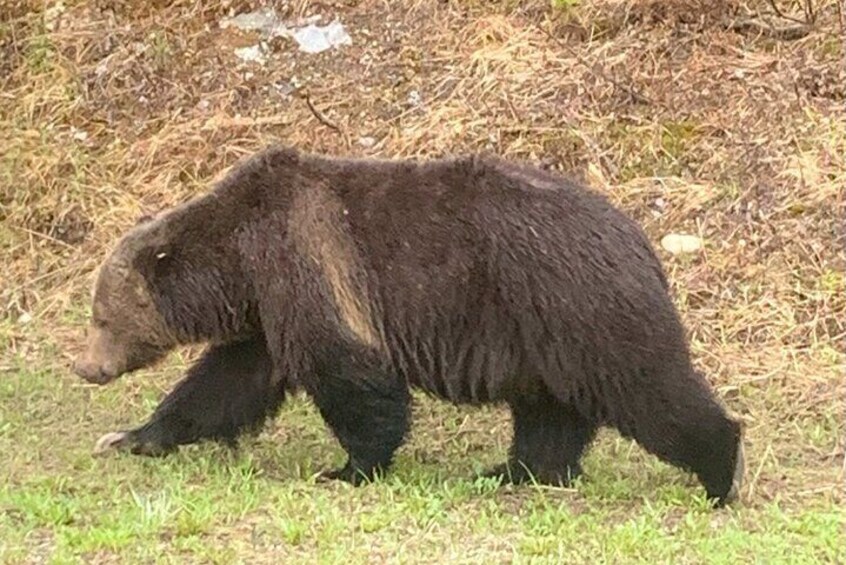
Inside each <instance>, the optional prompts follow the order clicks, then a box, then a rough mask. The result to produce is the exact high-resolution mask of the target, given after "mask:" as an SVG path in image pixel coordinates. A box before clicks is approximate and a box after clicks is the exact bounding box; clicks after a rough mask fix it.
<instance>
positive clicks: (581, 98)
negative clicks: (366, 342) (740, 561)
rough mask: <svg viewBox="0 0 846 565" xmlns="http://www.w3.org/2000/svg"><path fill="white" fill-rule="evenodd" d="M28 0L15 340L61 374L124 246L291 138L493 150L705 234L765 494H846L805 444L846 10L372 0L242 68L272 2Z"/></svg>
mask: <svg viewBox="0 0 846 565" xmlns="http://www.w3.org/2000/svg"><path fill="white" fill-rule="evenodd" d="M30 4H31V7H32V9H33V11H29V9H28V7H27V5H26V3H21V4H19V5H10V6H9V8H8V9H5V10H4V9H3V8H2V7H0V13H2V14H5V17H6V18H7V19H6V20H5V21H4V22H3V23H2V24H0V88H1V89H2V90H0V222H2V223H0V248H2V253H3V257H4V273H3V275H2V281H3V282H2V283H0V309H2V316H3V318H4V320H5V322H4V323H3V324H2V325H0V327H2V335H3V341H4V344H3V350H2V352H0V354H1V355H2V356H3V357H5V358H11V356H13V355H23V356H25V357H26V358H30V359H32V360H33V361H34V362H35V361H37V362H38V363H48V364H55V365H56V366H63V365H64V363H65V362H66V358H67V352H69V351H71V350H73V348H74V347H75V346H76V345H77V344H78V340H79V338H80V336H81V330H82V328H81V326H80V324H79V321H80V319H79V313H80V312H81V311H82V310H83V308H84V307H85V306H86V305H85V300H86V296H87V292H88V290H87V289H88V284H89V282H90V280H89V279H90V277H89V274H90V272H91V271H92V269H93V268H94V267H95V266H96V264H97V263H98V261H100V259H101V258H102V257H103V254H104V253H105V251H106V249H107V248H108V247H109V245H110V244H111V243H112V242H113V240H114V239H115V238H116V237H117V236H118V235H119V234H120V233H121V232H122V231H123V230H124V229H126V228H127V227H128V226H130V225H131V224H132V223H133V221H134V219H135V218H136V217H137V216H139V215H141V214H142V213H144V212H146V211H149V210H154V209H159V208H162V207H166V206H169V205H172V204H174V203H176V202H179V201H182V200H184V199H186V198H189V197H190V196H192V195H195V194H198V193H200V192H202V191H203V190H205V189H206V187H207V186H208V183H209V182H210V181H211V180H212V179H214V178H216V177H218V176H219V175H220V174H222V173H223V172H224V170H225V169H226V168H227V167H229V166H231V165H232V164H234V163H235V162H236V161H237V160H238V159H239V158H241V157H243V156H245V155H247V154H249V153H250V152H252V151H254V150H256V149H258V148H260V147H262V146H263V145H265V144H266V143H268V142H272V141H283V142H285V143H290V144H294V145H296V146H299V147H301V148H303V149H307V150H314V151H326V152H333V153H344V154H360V155H365V154H379V155H383V156H392V157H403V156H410V155H416V156H432V155H439V154H447V153H454V152H459V151H475V150H490V151H495V152H497V153H500V154H502V155H505V156H509V157H514V158H525V159H533V160H539V161H541V162H542V163H544V164H545V166H549V167H556V168H560V169H563V170H567V171H569V172H571V173H573V174H576V175H581V176H584V177H586V178H587V179H588V180H589V181H590V182H591V184H593V185H594V186H595V187H596V188H598V189H600V190H602V191H605V192H606V193H608V194H609V195H610V196H611V197H612V198H613V199H614V200H615V201H617V202H618V203H620V204H621V205H622V206H623V207H624V208H625V209H626V210H628V211H629V212H630V213H632V214H633V215H634V216H635V217H637V218H638V219H639V220H641V221H642V222H643V223H644V225H645V226H646V229H647V230H648V232H649V233H650V235H651V236H652V237H653V241H655V242H656V244H657V242H658V240H659V239H660V237H661V236H662V235H664V234H665V233H669V232H674V231H684V232H688V233H696V234H699V235H700V236H702V237H703V238H704V240H705V242H706V247H705V250H704V251H703V252H702V253H701V254H699V255H697V256H694V257H692V258H673V257H671V256H669V255H665V256H664V259H665V261H666V266H667V270H668V271H669V273H670V276H671V279H672V283H673V288H674V292H675V293H676V297H677V299H678V304H679V306H680V308H681V309H682V312H683V315H684V317H685V321H686V323H687V325H688V327H689V328H690V332H691V336H692V340H693V347H694V351H695V353H696V355H697V359H698V362H699V363H701V365H702V366H703V367H704V368H705V369H706V370H707V372H708V375H709V377H710V378H711V379H712V382H714V383H715V384H716V385H717V386H718V387H719V388H720V390H721V393H722V394H723V396H724V397H725V398H727V402H729V404H730V405H731V407H732V409H733V410H734V411H736V412H738V413H740V414H741V415H742V416H743V417H744V419H745V420H746V422H747V426H748V435H749V442H750V459H751V461H752V471H753V479H752V484H751V487H750V492H749V497H750V500H752V501H754V500H759V501H760V500H767V499H769V498H771V497H772V496H773V495H774V493H775V492H777V491H780V490H783V489H784V488H785V485H786V486H787V490H789V491H790V492H792V496H794V497H795V499H796V500H801V499H802V497H803V496H808V493H813V492H818V490H819V489H822V490H826V491H832V492H833V493H834V494H833V495H834V496H838V497H840V496H842V492H841V491H840V489H839V488H837V486H836V485H837V481H838V480H840V479H842V471H841V462H842V460H843V434H842V429H841V433H840V434H839V439H838V444H837V447H836V449H834V450H833V451H832V450H831V449H829V450H827V451H824V450H820V449H819V448H818V447H816V446H815V445H814V444H813V442H811V441H810V440H809V439H808V438H807V437H805V435H803V434H804V432H803V429H805V428H804V427H803V426H804V424H805V423H807V422H809V421H810V422H813V421H816V420H819V419H822V418H829V417H836V418H837V419H838V421H839V422H842V421H843V416H844V414H843V409H842V400H843V398H844V394H845V393H846V387H844V381H843V378H842V377H843V370H844V357H843V353H844V352H843V339H844V336H846V333H845V332H846V285H844V277H843V273H844V267H845V266H844V256H843V248H842V246H843V243H844V239H843V232H842V228H843V221H844V214H843V213H844V202H843V186H844V182H846V165H844V155H846V122H844V111H843V110H844V106H843V105H844V84H846V73H845V72H844V66H843V52H842V46H841V44H840V43H839V41H838V34H842V30H841V28H840V27H839V24H838V13H837V10H836V6H835V5H833V4H830V3H828V4H822V3H821V5H820V6H818V9H817V22H816V24H815V26H814V27H813V28H811V29H809V30H804V31H803V32H802V33H803V37H801V38H799V39H796V40H794V41H783V40H781V39H779V38H777V37H773V36H772V34H771V33H767V32H766V30H763V31H762V28H761V27H760V26H759V27H755V26H752V27H750V26H745V27H744V26H738V25H733V24H734V23H736V22H738V21H741V20H743V21H746V20H748V19H749V18H751V17H752V16H751V15H754V14H760V13H763V12H764V11H766V10H767V4H766V3H764V2H756V3H754V4H752V3H742V2H739V1H737V2H735V1H733V0H725V1H722V2H717V3H710V2H705V1H704V0H702V1H701V2H697V1H693V0H686V1H682V2H674V1H664V2H643V1H637V0H621V1H617V0H608V1H599V0H597V1H588V0H585V1H583V2H581V4H580V5H579V6H578V7H576V8H573V9H568V10H550V9H549V8H548V4H547V3H546V2H541V1H539V0H538V1H527V2H498V3H493V5H491V4H489V3H486V2H472V1H471V2H452V3H446V4H443V3H436V2H423V1H417V2H396V3H393V2H392V3H387V2H348V3H346V4H347V7H344V8H342V9H340V8H339V12H338V13H339V14H340V15H341V17H342V18H343V22H344V24H345V25H346V26H347V27H348V29H350V31H351V33H352V35H353V38H354V45H353V46H350V47H346V48H344V49H343V50H341V51H339V52H333V53H326V54H321V55H317V56H308V55H304V54H301V53H298V52H296V50H295V49H294V48H293V47H292V46H291V44H289V43H286V41H284V40H275V41H274V42H272V44H271V48H272V49H273V55H272V56H271V58H270V59H269V61H268V63H267V65H266V66H264V67H256V66H245V67H242V66H240V65H239V63H238V62H237V60H236V59H235V57H234V56H233V54H232V47H233V46H235V45H245V44H251V43H253V42H254V41H255V38H250V37H244V36H243V35H242V34H239V32H237V31H235V30H232V29H225V30H223V29H220V28H219V27H218V26H217V22H218V21H219V20H220V19H221V17H222V16H223V15H224V13H223V12H224V8H223V7H221V6H224V5H230V6H231V7H232V8H233V9H235V10H236V11H241V9H247V8H248V7H249V3H248V2H241V1H238V2H229V3H213V2H210V3H206V4H205V5H204V6H197V5H195V3H193V2H188V1H187V0H184V1H183V0H176V1H173V2H156V3H150V6H149V7H143V8H142V7H138V6H141V5H142V3H137V5H133V4H132V3H123V2H111V3H108V2H107V3H104V6H109V7H107V8H101V9H98V8H93V7H91V5H93V4H94V3H86V2H65V6H66V9H65V10H64V11H63V12H62V13H60V14H59V15H58V16H57V17H54V16H53V15H52V14H51V13H50V12H49V11H45V9H44V6H42V4H41V3H40V2H31V3H30ZM293 4H294V5H293V7H291V8H290V9H289V11H288V14H286V15H289V16H293V15H302V14H306V13H313V12H321V11H325V10H324V8H321V7H320V6H319V5H318V4H317V3H310V2H296V3H293ZM312 4H313V5H312ZM750 14H751V15H750ZM0 17H4V16H0ZM756 21H757V20H756ZM841 37H842V36H841ZM294 78H295V79H296V83H297V85H299V89H298V90H294V91H293V92H288V91H287V86H286V85H287V84H288V83H289V82H290V81H291V80H292V79H294ZM303 92H307V93H308V96H309V97H310V100H311V101H312V102H313V104H314V106H315V107H316V108H317V109H318V110H319V111H320V112H321V113H322V114H323V115H324V116H325V118H326V120H329V121H331V123H333V124H336V125H337V127H338V130H339V131H335V130H333V129H332V128H329V127H326V126H325V125H322V124H321V123H320V122H319V121H318V120H317V119H316V117H315V116H314V115H313V113H312V112H311V111H310V110H309V108H308V106H307V105H306V104H305V102H304V100H303V98H302V96H301V94H302V93H303ZM414 93H417V94H414ZM415 96H419V99H420V100H421V101H422V102H421V104H419V105H417V104H414V103H412V101H410V97H411V98H414V97H415ZM362 137H372V138H374V139H375V144H374V145H373V146H371V147H365V146H364V145H363V144H361V143H360V141H359V140H360V138H362ZM28 320H30V321H28ZM52 345H55V346H56V347H57V348H58V351H60V352H61V353H60V354H59V355H54V354H52V353H51V354H49V355H48V354H47V353H45V352H46V351H53V350H52V349H50V347H51V346H52ZM0 364H4V365H5V362H4V361H3V359H0ZM792 457H806V458H807V460H808V462H809V465H808V469H807V470H806V472H803V473H802V474H801V476H797V477H790V476H788V477H778V476H760V475H759V474H755V473H754V471H755V470H756V468H759V469H760V467H756V466H760V465H763V464H764V462H765V461H766V460H767V459H769V458H772V459H773V460H774V461H776V462H777V461H779V460H780V458H792ZM803 493H805V494H803ZM782 494H783V493H782Z"/></svg>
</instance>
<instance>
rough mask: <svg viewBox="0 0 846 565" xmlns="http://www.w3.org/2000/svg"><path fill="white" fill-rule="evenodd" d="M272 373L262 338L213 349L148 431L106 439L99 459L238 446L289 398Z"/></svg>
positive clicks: (159, 409)
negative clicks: (208, 443) (205, 444)
mask: <svg viewBox="0 0 846 565" xmlns="http://www.w3.org/2000/svg"><path fill="white" fill-rule="evenodd" d="M272 367H273V365H272V362H271V359H270V355H269V353H268V352H267V348H266V346H265V342H264V338H263V337H261V336H259V337H256V338H254V339H250V340H247V341H240V342H234V343H228V344H224V345H216V346H211V347H209V348H208V349H207V350H206V351H205V353H204V354H203V355H202V356H201V357H200V359H199V360H198V361H197V362H196V363H195V364H194V365H193V366H192V367H191V368H190V369H189V370H188V373H187V375H186V377H185V378H184V379H183V380H182V381H180V382H179V383H178V384H177V385H176V387H175V388H174V389H173V391H171V393H170V394H168V395H167V396H166V397H165V399H164V400H163V401H162V403H161V404H159V406H158V407H157V408H156V411H155V412H154V413H153V415H152V416H151V418H150V419H149V420H148V421H147V422H146V423H145V424H144V425H142V426H140V427H138V428H135V429H133V430H126V431H120V432H112V433H109V434H106V435H104V436H103V437H101V438H100V439H99V440H98V441H97V444H96V446H95V448H94V453H95V454H101V453H104V452H106V451H110V450H113V449H128V450H129V451H131V452H132V453H134V454H137V455H150V456H160V455H165V454H167V453H170V452H171V451H173V450H175V449H176V448H177V446H179V445H184V444H189V443H195V442H198V441H201V440H204V439H211V440H217V441H222V442H225V443H227V444H229V445H234V444H235V442H236V440H237V437H238V436H239V435H240V434H241V433H243V432H245V431H248V430H255V429H258V428H259V427H260V426H261V425H262V424H263V423H264V422H265V421H266V420H267V418H269V417H271V416H273V415H274V414H275V413H276V412H277V410H278V409H279V407H280V405H281V404H282V402H283V400H284V398H285V388H284V383H280V382H274V379H273V370H272Z"/></svg>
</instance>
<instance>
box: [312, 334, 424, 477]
mask: <svg viewBox="0 0 846 565" xmlns="http://www.w3.org/2000/svg"><path fill="white" fill-rule="evenodd" d="M323 358H324V359H326V361H324V362H322V363H321V364H320V365H319V366H318V367H317V377H318V379H319V383H318V384H315V386H313V387H308V386H307V387H306V388H307V389H308V388H311V390H310V391H309V392H310V394H311V396H312V398H313V400H314V402H315V404H316V405H317V408H318V410H319V411H320V414H321V416H322V417H323V419H324V420H325V421H326V423H327V424H328V425H329V427H330V428H331V429H332V431H333V433H334V434H335V436H336V437H337V438H338V441H339V442H340V444H341V446H342V447H343V448H344V450H345V451H346V452H347V455H348V460H347V463H346V465H345V466H344V467H343V468H341V469H337V470H334V471H328V472H325V473H323V474H322V476H323V478H327V479H340V480H343V481H347V482H349V483H352V484H354V485H359V484H361V483H363V482H365V481H371V480H373V478H374V477H375V476H376V475H378V474H380V473H383V472H384V471H387V469H388V467H390V465H391V463H392V461H393V456H394V452H395V451H396V450H397V448H398V447H399V446H400V445H401V444H402V442H403V441H404V440H405V435H406V433H407V431H408V428H409V420H410V415H409V404H410V400H411V397H410V394H409V390H408V386H407V384H406V383H405V382H404V381H403V380H402V379H401V378H399V377H398V376H394V375H390V374H388V373H386V372H385V371H383V370H381V369H380V368H378V366H377V363H376V362H370V361H367V359H368V358H369V355H368V353H366V352H359V354H354V353H352V352H351V351H349V350H348V349H347V348H342V349H341V350H339V351H334V352H332V354H329V355H325V356H323Z"/></svg>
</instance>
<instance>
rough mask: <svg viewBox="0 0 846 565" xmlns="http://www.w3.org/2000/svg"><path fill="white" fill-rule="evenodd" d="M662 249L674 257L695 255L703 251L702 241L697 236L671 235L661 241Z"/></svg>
mask: <svg viewBox="0 0 846 565" xmlns="http://www.w3.org/2000/svg"><path fill="white" fill-rule="evenodd" d="M661 247H663V248H664V249H665V250H667V251H669V252H670V253H672V254H673V255H680V254H682V253H695V252H697V251H699V250H700V249H702V240H701V239H700V238H698V237H696V236H695V235H687V234H679V233H671V234H667V235H665V236H664V237H663V238H662V239H661Z"/></svg>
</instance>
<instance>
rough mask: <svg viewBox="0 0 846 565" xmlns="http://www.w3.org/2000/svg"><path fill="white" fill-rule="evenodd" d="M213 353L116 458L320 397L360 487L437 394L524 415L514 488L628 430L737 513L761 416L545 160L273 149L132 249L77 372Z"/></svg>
mask: <svg viewBox="0 0 846 565" xmlns="http://www.w3.org/2000/svg"><path fill="white" fill-rule="evenodd" d="M202 342H205V343H208V346H207V347H208V349H207V350H206V352H205V353H204V354H203V355H202V357H201V358H200V360H199V361H198V362H197V364H196V365H195V366H193V367H192V368H191V369H190V370H189V372H188V374H187V376H186V378H185V379H184V380H183V381H182V382H181V383H179V385H178V386H177V387H176V388H175V390H174V391H173V392H172V393H171V394H170V395H169V396H168V397H167V398H165V400H164V401H163V402H162V404H161V405H160V406H159V408H158V409H157V410H156V411H155V413H154V415H153V417H152V418H151V419H150V420H149V421H148V422H147V423H146V424H145V425H144V426H142V427H140V428H137V429H135V430H131V431H124V432H117V433H112V434H107V435H106V436H104V437H103V438H101V440H100V441H99V442H98V445H97V450H99V451H104V450H107V449H109V448H117V447H122V448H128V449H130V450H131V451H133V452H135V453H146V454H157V453H167V452H168V451H170V450H172V449H174V448H175V447H176V446H178V445H180V444H186V443H191V442H195V441H199V440H201V439H217V440H221V441H226V442H234V441H235V439H236V438H237V436H238V434H240V433H242V432H244V431H246V430H250V429H258V428H259V427H260V426H261V425H262V423H263V422H265V421H266V420H267V419H268V418H270V417H272V416H273V415H274V414H275V413H276V411H277V410H278V408H279V406H280V404H281V403H282V402H283V401H284V398H285V394H286V391H293V390H304V391H305V393H306V394H307V395H308V396H309V397H310V398H311V399H312V400H313V402H314V403H315V405H316V406H317V408H318V410H319V412H320V414H321V416H322V417H323V419H324V420H325V421H326V423H327V424H328V426H329V427H330V428H331V429H332V431H333V432H334V434H335V436H336V437H337V439H338V440H339V442H340V444H341V445H342V447H343V448H344V450H345V451H346V452H347V455H348V460H347V462H346V465H345V466H344V467H343V468H342V469H339V470H336V471H332V472H330V473H326V475H325V476H326V477H329V478H338V479H343V480H346V481H349V482H352V483H353V484H359V483H360V482H362V481H363V480H370V479H372V478H373V477H374V476H376V475H377V474H380V473H381V472H383V471H385V470H386V469H387V468H388V467H389V466H390V464H391V461H392V459H393V456H394V452H395V451H396V449H397V448H398V447H399V446H400V445H401V444H402V442H403V441H404V438H405V436H406V432H407V430H408V428H409V403H410V392H409V390H410V387H414V388H416V389H421V390H423V391H425V392H427V393H429V394H431V395H434V396H437V397H440V398H443V399H446V400H449V401H451V402H453V403H467V404H476V405H478V404H481V403H504V404H507V405H508V406H509V407H510V410H511V413H512V416H513V431H514V437H513V441H512V446H511V448H510V452H509V458H508V460H507V462H505V463H504V464H502V465H499V466H497V467H496V468H494V469H493V470H491V471H490V472H489V473H488V475H490V476H495V477H498V478H500V479H501V480H506V481H512V482H515V483H519V482H522V481H526V480H536V481H537V482H540V483H549V484H567V483H569V481H571V480H572V479H573V478H574V477H576V476H578V475H579V474H580V472H581V467H580V459H581V457H582V454H583V452H584V450H585V448H586V447H587V446H588V444H589V443H590V442H591V441H592V439H593V437H594V435H595V432H596V430H597V428H598V427H599V426H612V427H614V428H616V429H617V430H618V431H619V432H620V433H621V434H622V435H623V436H625V437H628V438H633V439H634V440H635V441H637V442H638V443H639V444H640V445H641V446H643V447H644V448H645V449H646V450H648V451H649V452H651V453H653V454H655V455H656V456H658V457H659V458H661V459H663V460H664V461H667V462H669V463H671V464H674V465H676V466H678V467H680V468H683V469H686V470H689V471H692V472H693V473H695V474H696V476H697V477H698V478H699V480H700V481H701V483H702V484H703V486H704V487H705V490H706V492H707V494H708V496H709V498H711V499H713V500H714V502H715V503H716V504H717V505H718V506H722V505H724V504H726V503H727V502H729V501H731V500H733V499H734V498H735V497H736V496H737V493H738V489H739V487H740V482H741V479H742V474H743V466H744V465H743V456H742V453H743V451H742V441H741V426H740V423H739V422H737V421H735V420H734V419H732V418H730V417H729V416H728V415H727V414H726V412H725V411H724V409H723V408H722V406H721V405H720V403H718V402H717V400H716V399H715V397H714V395H713V393H712V391H711V389H710V388H709V385H708V383H707V382H706V380H705V379H704V378H703V377H702V375H701V374H700V373H699V372H697V371H696V370H695V369H694V368H693V366H692V364H691V359H690V355H689V350H688V347H687V342H686V337H685V333H684V328H683V326H682V324H681V322H680V318H679V316H678V314H677V311H676V309H675V307H674V304H673V302H672V300H671V297H670V295H669V292H668V284H667V281H666V279H665V275H664V271H663V269H662V266H661V263H660V261H659V259H658V258H657V256H656V254H655V252H654V250H653V248H652V246H651V245H650V243H649V241H648V240H647V238H646V236H645V234H644V232H643V231H642V230H641V228H640V227H639V226H638V225H637V224H636V223H635V222H634V221H632V220H631V219H629V218H628V217H627V216H626V215H624V214H623V213H622V212H620V211H619V210H618V209H616V208H615V207H613V206H612V205H611V203H610V202H609V201H608V200H606V199H605V198H604V197H603V196H601V195H599V194H598V193H595V192H593V191H592V190H590V189H588V188H586V187H583V186H580V185H579V184H577V183H574V182H572V181H570V180H567V179H565V178H563V177H561V176H559V175H557V174H554V173H552V172H547V171H543V170H540V169H535V168H533V167H531V166H529V165H527V164H516V163H509V162H506V161H504V160H502V159H500V158H497V157H493V156H484V155H470V156H461V157H457V158H449V159H438V160H434V159H432V160H424V161H415V160H375V159H352V158H334V157H328V156H321V155H315V154H307V153H303V152H300V151H297V150H295V149H291V148H286V147H273V148H269V149H266V150H264V151H262V152H260V153H259V154H257V155H256V156H254V157H252V158H251V159H249V160H247V161H246V162H244V163H242V164H241V165H240V166H238V167H235V168H234V170H232V171H231V172H230V173H229V174H228V175H227V176H225V178H224V179H223V180H221V181H220V182H218V183H217V185H216V186H215V187H214V188H213V190H212V191H211V192H210V193H208V194H207V195H205V196H201V197H198V198H196V199H194V200H191V201H189V202H187V203H185V204H183V205H180V206H177V207H175V208H173V209H172V210H170V211H167V212H165V213H163V214H160V215H158V216H156V217H154V218H151V219H146V220H144V221H142V222H141V223H140V224H139V225H137V226H136V227H134V228H133V229H132V230H131V231H129V232H128V233H127V234H126V235H125V236H124V237H123V238H122V239H121V240H120V241H119V242H118V244H117V246H116V248H115V249H114V251H113V252H112V253H111V255H110V256H109V257H108V258H107V259H106V260H105V262H104V263H103V265H102V266H101V269H100V272H99V275H98V277H97V280H96V283H95V288H94V295H93V308H92V324H91V328H90V332H89V337H88V345H87V351H86V352H85V353H84V354H83V355H81V357H80V358H79V359H78V360H77V361H76V362H75V372H76V373H77V374H78V375H80V376H81V377H83V378H84V379H86V380H88V381H90V382H93V383H99V384H105V383H108V382H109V381H112V380H114V379H116V378H117V377H118V376H120V375H122V374H124V373H127V372H130V371H133V370H136V369H139V368H142V367H147V366H150V365H151V364H153V363H154V362H155V361H157V360H158V359H160V358H162V357H163V356H164V355H165V354H166V353H167V352H168V351H170V350H171V349H173V348H174V347H175V346H177V345H180V344H190V343H202Z"/></svg>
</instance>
